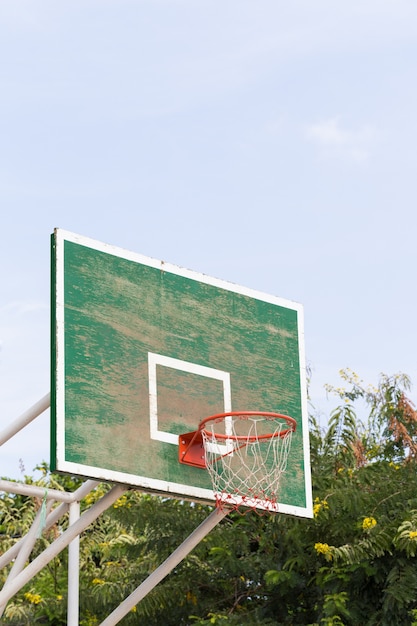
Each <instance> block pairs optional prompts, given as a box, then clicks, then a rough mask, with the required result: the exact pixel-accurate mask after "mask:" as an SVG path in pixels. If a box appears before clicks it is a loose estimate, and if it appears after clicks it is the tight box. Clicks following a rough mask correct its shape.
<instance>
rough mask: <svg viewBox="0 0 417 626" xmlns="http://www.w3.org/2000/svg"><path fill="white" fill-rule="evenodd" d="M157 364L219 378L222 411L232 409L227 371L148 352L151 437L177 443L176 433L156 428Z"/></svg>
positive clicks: (206, 376) (196, 425)
mask: <svg viewBox="0 0 417 626" xmlns="http://www.w3.org/2000/svg"><path fill="white" fill-rule="evenodd" d="M157 365H162V366H164V367H170V368H171V369H176V370H179V371H181V372H187V373H189V374H196V375H197V376H204V377H205V378H212V379H214V380H220V381H221V382H222V383H223V398H224V412H225V413H226V412H227V411H231V410H232V396H231V391H230V374H229V372H224V371H223V370H218V369H215V368H213V367H206V366H205V365H199V364H198V363H191V362H189V361H183V360H182V359H174V358H172V357H169V356H165V355H163V354H156V353H154V352H148V375H149V422H150V436H151V439H155V440H156V441H163V442H165V443H173V444H175V445H178V435H175V434H173V433H168V432H166V431H164V430H159V428H158V383H157V376H156V366H157ZM197 427H198V423H196V424H195V428H197Z"/></svg>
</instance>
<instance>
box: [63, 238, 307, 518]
mask: <svg viewBox="0 0 417 626" xmlns="http://www.w3.org/2000/svg"><path fill="white" fill-rule="evenodd" d="M52 283H53V288H52V379H53V380H52V406H51V421H52V444H51V451H52V452H51V467H52V469H53V470H56V471H60V472H67V473H71V474H75V475H80V476H85V477H90V478H95V479H99V480H107V481H112V482H119V483H124V484H127V485H132V486H135V487H137V488H140V489H142V490H145V491H151V492H155V493H158V494H164V495H170V496H175V497H180V498H187V499H192V500H196V501H202V502H207V503H213V492H212V488H211V483H210V479H209V475H208V473H207V471H206V470H202V469H199V468H196V467H191V466H186V465H183V464H180V463H179V462H178V435H179V434H181V433H185V432H188V431H193V430H195V429H196V428H197V426H198V424H199V422H200V421H201V420H202V419H203V418H205V417H207V416H209V415H213V414H215V413H222V412H226V411H231V410H234V411H244V410H257V411H274V412H278V413H284V414H286V415H289V416H291V417H293V418H294V419H295V420H296V421H297V430H296V432H295V434H294V436H293V441H292V447H291V453H290V457H289V460H288V466H287V470H286V472H285V480H283V481H282V486H281V496H280V502H279V511H280V512H283V513H290V514H294V515H300V516H306V517H310V516H311V515H312V498H311V480H310V465H309V441H308V423H307V402H306V381H305V362H304V345H303V310H302V307H301V306H300V305H299V304H296V303H293V302H289V301H286V300H283V299H281V298H276V297H273V296H269V295H266V294H263V293H259V292H256V291H253V290H251V289H246V288H244V287H240V286H237V285H234V284H231V283H227V282H225V281H221V280H218V279H215V278H210V277H207V276H204V275H202V274H198V273H196V272H192V271H190V270H186V269H184V268H180V267H176V266H174V265H170V264H168V263H165V262H162V261H157V260H155V259H151V258H148V257H144V256H141V255H139V254H134V253H130V252H127V251H125V250H121V249H118V248H115V247H112V246H108V245H106V244H103V243H99V242H97V241H92V240H90V239H86V238H84V237H81V236H78V235H75V234H72V233H69V232H66V231H63V230H56V231H55V232H54V234H53V235H52Z"/></svg>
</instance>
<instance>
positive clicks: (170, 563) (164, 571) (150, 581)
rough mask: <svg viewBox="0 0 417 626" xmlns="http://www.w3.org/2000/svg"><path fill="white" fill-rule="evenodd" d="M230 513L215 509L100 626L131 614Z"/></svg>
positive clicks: (113, 623)
mask: <svg viewBox="0 0 417 626" xmlns="http://www.w3.org/2000/svg"><path fill="white" fill-rule="evenodd" d="M228 512H229V511H227V510H226V511H224V510H220V509H215V510H214V511H212V512H211V513H210V515H209V516H208V517H207V518H206V519H205V520H204V521H203V522H202V523H201V524H200V526H198V527H197V528H196V529H195V530H194V531H193V532H192V533H191V535H189V537H187V539H185V541H183V543H182V544H181V545H180V546H179V547H178V548H177V549H176V550H174V552H173V553H172V554H171V555H170V556H169V557H168V558H167V559H166V560H165V561H164V562H163V563H162V564H161V565H160V566H159V567H158V568H157V569H156V570H155V571H153V572H152V574H150V575H149V576H148V578H146V580H144V581H143V583H142V584H141V585H139V587H137V589H135V591H133V592H132V593H131V594H130V596H128V597H127V598H126V600H124V601H123V602H122V603H121V604H119V606H118V607H117V609H115V610H114V611H113V612H112V613H111V614H110V615H109V616H108V617H106V619H105V620H104V622H102V623H101V624H100V626H114V625H115V624H118V622H119V621H120V620H121V619H122V618H123V617H124V616H125V615H127V614H128V613H129V611H130V610H131V609H133V607H134V606H136V604H137V603H138V602H140V600H142V599H143V598H144V597H145V596H146V595H147V594H148V593H149V592H150V591H152V589H153V588H154V587H155V586H156V585H157V584H158V583H159V582H161V580H162V579H163V578H165V576H167V575H168V574H169V573H170V571H171V570H172V569H174V567H175V566H176V565H178V563H180V562H181V561H182V560H183V559H184V558H185V557H186V556H187V555H188V554H189V553H190V552H191V550H193V549H194V548H195V547H196V545H197V544H198V543H200V541H201V540H202V539H204V537H205V536H206V535H207V534H208V533H209V532H210V531H211V530H212V529H213V528H214V527H215V526H216V525H217V524H218V523H219V522H221V520H222V519H223V518H224V517H226V515H227V514H228Z"/></svg>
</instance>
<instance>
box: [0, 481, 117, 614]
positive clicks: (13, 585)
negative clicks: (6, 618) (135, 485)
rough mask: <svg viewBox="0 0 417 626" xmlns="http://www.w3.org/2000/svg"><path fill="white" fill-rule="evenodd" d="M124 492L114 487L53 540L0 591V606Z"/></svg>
mask: <svg viewBox="0 0 417 626" xmlns="http://www.w3.org/2000/svg"><path fill="white" fill-rule="evenodd" d="M125 491H126V487H125V486H123V485H116V486H115V487H113V488H112V489H111V490H110V491H109V492H107V493H106V494H105V495H104V496H103V497H102V498H101V499H100V500H98V501H97V502H96V503H95V504H93V506H92V507H91V509H87V511H85V512H84V513H83V514H82V515H81V517H80V518H79V519H78V520H77V521H76V522H75V524H73V525H72V526H69V527H68V528H67V530H66V531H65V532H64V533H62V535H60V536H59V537H58V539H55V541H54V543H52V544H51V545H50V546H48V548H46V550H44V551H43V552H42V554H40V555H39V556H37V557H36V559H34V560H33V561H32V562H31V563H29V565H27V566H26V567H25V569H24V570H23V572H21V573H20V574H19V575H18V576H16V578H14V579H13V580H12V581H11V582H10V585H9V586H8V587H7V589H4V588H3V589H2V590H1V591H0V606H1V605H2V604H4V603H6V602H8V601H9V600H10V598H12V597H13V596H14V595H15V594H16V593H17V592H18V591H20V589H21V588H22V587H23V586H24V585H26V583H27V582H29V580H31V579H32V578H33V577H34V576H35V575H36V574H38V573H39V572H40V571H41V569H42V568H43V567H45V565H47V564H48V563H49V561H52V559H53V558H54V557H56V556H57V554H59V553H60V552H61V551H62V550H63V549H64V548H66V547H67V545H68V544H69V543H70V542H71V541H72V540H73V539H74V538H75V537H77V535H79V534H80V533H81V532H82V531H83V530H84V529H85V528H87V526H89V525H90V524H91V522H93V521H94V520H95V519H97V517H99V515H101V513H103V511H105V510H106V509H108V508H109V506H111V505H112V504H113V503H114V502H116V500H117V499H118V498H120V496H121V495H123V493H124V492H125Z"/></svg>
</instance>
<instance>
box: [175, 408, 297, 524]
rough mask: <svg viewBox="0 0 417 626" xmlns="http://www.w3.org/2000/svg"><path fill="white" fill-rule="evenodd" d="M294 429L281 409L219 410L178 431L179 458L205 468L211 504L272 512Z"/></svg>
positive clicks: (294, 426) (294, 423)
mask: <svg viewBox="0 0 417 626" xmlns="http://www.w3.org/2000/svg"><path fill="white" fill-rule="evenodd" d="M220 424H222V425H223V430H222V431H221V426H220ZM295 430H296V421H295V419H294V418H292V417H289V416H288V415H283V414H281V413H272V412H264V411H231V412H229V413H219V414H217V415H212V416H210V417H207V418H205V419H204V420H202V421H201V422H200V425H199V427H198V430H196V431H193V432H191V433H185V434H184V435H180V437H179V461H180V463H184V464H186V465H192V466H195V467H201V468H206V469H207V471H208V472H209V475H210V478H211V481H212V484H213V492H214V496H215V500H216V506H217V507H220V508H223V507H227V508H232V509H235V510H237V509H240V507H242V508H243V509H247V510H250V509H263V510H265V511H270V512H276V511H278V495H279V490H280V485H281V481H282V477H283V474H284V472H285V470H286V468H287V462H288V456H289V453H290V449H291V441H292V436H293V433H294V432H295Z"/></svg>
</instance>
